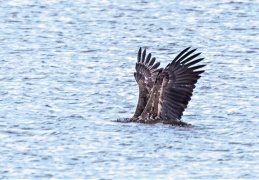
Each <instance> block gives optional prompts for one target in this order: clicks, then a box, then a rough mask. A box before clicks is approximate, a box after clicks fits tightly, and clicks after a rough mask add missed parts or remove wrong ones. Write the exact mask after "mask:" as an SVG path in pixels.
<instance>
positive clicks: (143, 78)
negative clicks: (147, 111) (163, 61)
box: [132, 48, 163, 120]
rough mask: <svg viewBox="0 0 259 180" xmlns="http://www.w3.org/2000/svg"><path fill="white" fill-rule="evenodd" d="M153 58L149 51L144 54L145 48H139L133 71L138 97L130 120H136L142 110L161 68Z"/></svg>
mask: <svg viewBox="0 0 259 180" xmlns="http://www.w3.org/2000/svg"><path fill="white" fill-rule="evenodd" d="M155 60H156V58H155V57H153V58H152V59H151V53H149V54H148V55H147V56H146V49H145V50H144V51H143V52H142V49H141V48H139V51H138V58H137V63H136V66H135V69H136V72H135V73H134V77H135V80H136V82H137V83H138V86H139V99H138V104H137V108H136V111H135V113H134V115H133V117H132V120H136V119H137V118H138V117H139V116H140V115H141V113H142V112H143V110H144V108H145V107H146V104H147V102H148V100H149V97H150V94H151V90H152V87H153V85H154V82H155V80H156V77H157V75H158V74H159V73H160V72H161V71H162V70H163V69H162V68H160V69H158V67H159V65H160V63H156V64H154V63H155Z"/></svg>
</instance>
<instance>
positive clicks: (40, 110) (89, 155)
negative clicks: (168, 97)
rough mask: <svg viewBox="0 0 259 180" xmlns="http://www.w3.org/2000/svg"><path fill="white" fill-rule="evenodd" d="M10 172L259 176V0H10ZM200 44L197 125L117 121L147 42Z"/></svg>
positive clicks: (3, 36)
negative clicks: (140, 51) (201, 69)
mask: <svg viewBox="0 0 259 180" xmlns="http://www.w3.org/2000/svg"><path fill="white" fill-rule="evenodd" d="M0 4H1V5H0V48H1V53H0V64H1V66H0V69H1V70H0V80H1V85H0V95H1V96H0V138H1V142H0V152H1V156H0V178H4V179H16V178H26V179H39V178H43V179H48V178H55V179H56V178H62V179H65V178H69V179H72V178H84V179H85V178H87V179H150V178H152V179H165V178H170V179H172V178H176V179H179V178H204V179H211V178H213V179H215V178H259V175H258V174H259V165H258V164H259V135H258V132H259V125H258V123H259V108H258V104H259V101H258V99H259V92H258V89H259V85H258V78H259V71H258V65H259V61H258V57H259V56H258V54H259V53H258V50H259V36H258V32H259V31H258V27H259V21H258V19H259V2H258V1H252V0H251V1H248V0H247V1H231V0H224V1H219V2H218V1H214V2H213V1H209V0H199V1H195V2H190V1H182V2H177V1H175V2H172V1H171V0H163V1H162V0H159V1H137V0H131V1H127V2H122V1H119V0H113V1H112V0H111V1H105V0H103V1H60V0H56V1H53V0H50V1H46V2H45V1H42V2H41V1H36V0H26V1H18V0H10V1H1V2H0ZM190 45H191V46H192V47H194V48H195V47H198V48H199V51H201V52H203V54H202V56H203V57H205V58H206V59H205V63H206V64H207V66H206V72H205V73H204V74H203V76H202V78H201V79H200V80H199V82H198V84H197V87H196V89H195V91H194V96H193V97H192V100H191V102H190V104H189V106H188V108H187V110H186V111H185V113H184V116H183V117H182V120H183V121H185V122H188V123H190V124H192V125H193V126H192V127H188V128H183V127H173V126H170V125H163V124H153V125H150V124H139V123H116V122H112V120H116V119H118V118H130V117H131V116H132V115H133V113H134V111H135V106H136V103H137V98H138V87H137V85H136V82H135V80H134V77H133V72H134V65H135V62H136V57H137V51H138V48H139V47H147V48H148V51H149V52H152V53H153V55H154V56H156V57H157V59H158V60H159V61H160V62H161V64H162V66H165V65H166V64H168V63H169V62H170V61H171V60H172V59H173V58H174V57H175V54H176V53H178V52H180V51H181V50H182V49H184V48H186V47H188V46H190Z"/></svg>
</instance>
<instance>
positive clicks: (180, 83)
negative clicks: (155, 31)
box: [129, 47, 205, 126]
mask: <svg viewBox="0 0 259 180" xmlns="http://www.w3.org/2000/svg"><path fill="white" fill-rule="evenodd" d="M196 50H197V49H191V47H188V48H186V49H184V50H183V51H181V52H180V53H179V54H178V55H177V56H176V57H175V58H174V59H173V60H172V62H171V63H169V64H168V65H167V66H166V67H165V68H160V67H159V66H160V63H159V62H156V58H155V57H152V55H151V53H149V54H147V52H146V49H144V50H143V51H142V48H139V51H138V57H137V63H136V66H135V69H136V72H134V77H135V80H136V82H137V84H138V88H139V98H138V103H137V107H136V111H135V113H134V115H133V116H132V118H130V119H129V121H130V122H142V123H157V122H162V123H164V124H172V125H180V126H185V125H188V124H187V123H185V122H183V121H181V117H182V115H183V112H184V110H185V109H186V108H187V105H188V103H189V101H190V100H191V96H192V93H193V90H194V88H195V84H196V83H197V81H198V79H199V78H200V77H201V74H202V73H203V72H204V71H205V70H202V69H201V68H203V67H204V66H205V65H197V63H199V62H200V61H202V60H203V59H204V58H197V57H198V56H199V55H200V54H201V53H194V52H195V51H196Z"/></svg>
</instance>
